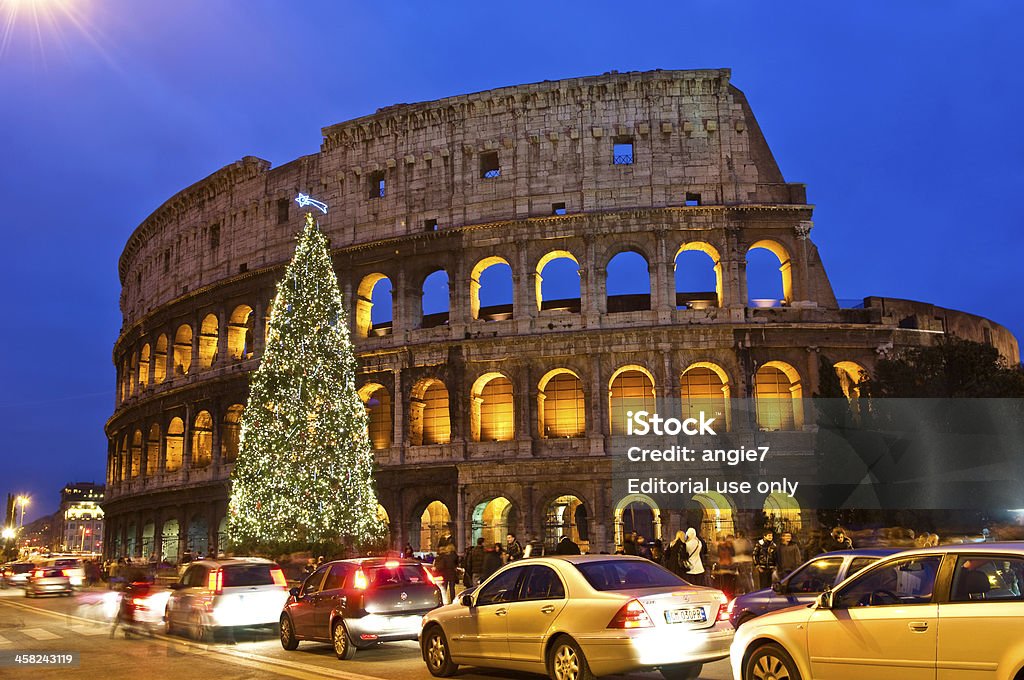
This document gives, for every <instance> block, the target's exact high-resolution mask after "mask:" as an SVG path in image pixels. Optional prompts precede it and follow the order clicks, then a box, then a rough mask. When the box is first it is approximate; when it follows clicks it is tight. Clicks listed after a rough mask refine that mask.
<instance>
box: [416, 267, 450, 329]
mask: <svg viewBox="0 0 1024 680" xmlns="http://www.w3.org/2000/svg"><path fill="white" fill-rule="evenodd" d="M432 291H433V294H431V292H432ZM420 295H421V300H420V318H421V320H422V321H421V324H420V325H421V326H422V327H423V328H434V327H435V326H444V325H446V324H447V323H448V321H449V319H450V317H451V304H452V303H451V288H450V281H449V278H448V272H447V271H445V270H444V269H435V270H434V271H432V272H431V273H430V274H428V275H427V276H426V277H425V278H424V279H423V286H422V288H421V289H420ZM433 297H437V298H438V300H443V302H444V304H440V303H439V302H437V301H435V300H433V299H432V298H433ZM435 305H436V306H437V309H436V310H435V309H434V306H435Z"/></svg>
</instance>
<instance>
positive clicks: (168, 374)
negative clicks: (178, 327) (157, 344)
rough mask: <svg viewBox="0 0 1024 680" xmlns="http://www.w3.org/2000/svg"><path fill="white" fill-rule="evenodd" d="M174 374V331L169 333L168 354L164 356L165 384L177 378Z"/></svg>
mask: <svg viewBox="0 0 1024 680" xmlns="http://www.w3.org/2000/svg"><path fill="white" fill-rule="evenodd" d="M175 375H176V374H175V372H174V330H171V331H170V332H168V333H167V353H166V355H165V356H164V382H165V383H167V382H171V381H173V380H174V377H175Z"/></svg>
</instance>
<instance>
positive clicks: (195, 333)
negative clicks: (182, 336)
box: [187, 316, 203, 375]
mask: <svg viewBox="0 0 1024 680" xmlns="http://www.w3.org/2000/svg"><path fill="white" fill-rule="evenodd" d="M202 333H203V322H202V319H199V317H198V316H193V317H192V363H191V364H189V367H188V373H187V375H194V374H195V372H196V371H198V370H199V369H200V366H199V338H201V337H202Z"/></svg>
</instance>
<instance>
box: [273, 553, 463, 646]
mask: <svg viewBox="0 0 1024 680" xmlns="http://www.w3.org/2000/svg"><path fill="white" fill-rule="evenodd" d="M435 579H436V577H435V576H434V574H433V573H432V572H431V571H430V568H429V567H427V566H426V565H424V564H421V563H419V562H417V561H415V560H407V559H385V558H380V557H367V558H360V559H352V560H338V561H336V562H328V563H327V564H325V565H323V566H321V567H320V568H319V569H317V570H316V571H315V572H313V573H312V574H310V575H309V577H307V578H306V580H305V581H303V583H302V586H301V587H299V588H292V590H291V594H290V597H289V598H288V602H287V603H286V604H285V606H284V611H283V612H281V625H280V633H281V646H282V647H284V648H285V649H289V650H291V649H295V648H296V647H298V645H299V641H300V640H314V641H317V642H330V643H332V644H333V645H334V652H335V654H337V655H338V658H339V659H351V658H352V656H353V655H354V654H355V652H356V650H357V649H360V648H366V647H371V646H373V645H376V644H377V643H380V642H389V641H396V640H415V639H416V638H417V636H418V635H419V632H420V624H421V618H422V616H423V614H425V613H427V612H428V611H430V610H431V609H434V608H435V607H440V606H441V605H442V604H444V595H443V594H442V591H441V587H440V581H437V580H435Z"/></svg>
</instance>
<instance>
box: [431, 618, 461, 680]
mask: <svg viewBox="0 0 1024 680" xmlns="http://www.w3.org/2000/svg"><path fill="white" fill-rule="evenodd" d="M423 661H424V662H425V663H426V664H427V670H428V671H430V674H431V675H433V676H436V677H438V678H447V677H448V676H450V675H454V674H455V671H457V670H458V669H459V665H458V664H457V663H455V662H454V661H452V654H451V649H449V647H448V638H447V637H445V634H444V631H443V630H441V626H438V625H434V626H431V627H430V628H429V629H427V632H426V633H425V634H424V636H423Z"/></svg>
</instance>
